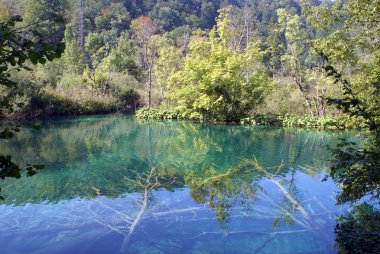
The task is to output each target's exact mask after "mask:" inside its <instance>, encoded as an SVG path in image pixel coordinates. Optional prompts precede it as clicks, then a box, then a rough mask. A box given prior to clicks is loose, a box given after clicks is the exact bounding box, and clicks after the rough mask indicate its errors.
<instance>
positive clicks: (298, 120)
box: [240, 114, 365, 130]
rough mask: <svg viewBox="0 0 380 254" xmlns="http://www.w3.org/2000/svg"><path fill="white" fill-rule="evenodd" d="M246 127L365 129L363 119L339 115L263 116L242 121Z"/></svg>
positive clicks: (255, 116)
mask: <svg viewBox="0 0 380 254" xmlns="http://www.w3.org/2000/svg"><path fill="white" fill-rule="evenodd" d="M240 123H241V124H245V125H264V126H277V127H303V128H317V129H324V130H343V129H359V128H364V127H365V123H364V120H363V119H360V118H358V117H350V116H348V115H339V116H336V117H311V116H292V115H289V114H285V115H269V114H261V115H254V116H250V117H247V118H243V119H241V121H240Z"/></svg>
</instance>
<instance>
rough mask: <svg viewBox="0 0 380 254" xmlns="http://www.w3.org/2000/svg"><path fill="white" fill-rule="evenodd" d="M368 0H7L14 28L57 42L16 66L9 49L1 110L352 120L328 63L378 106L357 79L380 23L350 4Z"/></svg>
mask: <svg viewBox="0 0 380 254" xmlns="http://www.w3.org/2000/svg"><path fill="white" fill-rule="evenodd" d="M370 3H371V1H365V3H361V2H360V1H338V2H331V1H295V0H282V1H269V0H252V1H181V0H177V1H85V0H83V1H79V0H78V1H70V0H55V1H42V0H27V1H11V0H4V1H2V5H1V19H2V20H3V22H6V21H7V20H8V19H11V18H12V17H16V16H17V17H19V18H20V19H19V20H14V22H15V24H13V27H14V29H16V30H17V31H18V32H20V33H21V32H22V33H25V34H28V36H35V38H34V39H33V40H34V41H35V40H37V38H44V39H45V41H46V42H49V43H50V45H51V46H53V47H56V46H57V45H58V44H61V46H63V44H64V45H65V50H64V52H63V51H62V52H61V53H60V56H61V55H62V57H60V58H56V59H54V58H53V57H47V58H40V59H37V58H38V54H35V55H33V56H35V57H32V58H30V59H29V60H28V61H24V62H23V63H22V67H23V68H20V66H19V62H18V61H17V56H16V59H14V61H16V62H15V63H12V62H10V66H13V65H16V66H15V67H14V68H12V67H10V68H7V69H6V70H4V74H5V73H6V74H7V75H10V76H11V77H12V78H11V79H12V80H13V81H14V82H16V83H17V86H16V87H11V88H8V87H7V88H4V87H1V89H2V91H3V92H2V95H3V99H2V100H5V98H6V100H7V102H8V103H7V104H9V106H12V107H11V108H12V110H11V112H10V111H9V109H7V108H5V107H2V114H3V115H9V114H11V115H17V116H19V117H31V116H39V115H77V114H94V113H106V112H112V111H117V110H124V111H129V112H135V111H136V110H137V109H139V108H158V109H160V110H158V112H155V111H154V110H153V111H152V112H150V111H149V112H150V113H147V112H146V111H142V112H140V115H141V116H143V117H148V116H150V117H154V114H155V113H156V114H158V117H165V118H177V117H178V118H185V119H195V120H208V121H225V122H230V121H234V122H239V121H241V120H244V122H246V123H256V122H258V123H261V122H264V123H265V122H266V121H267V122H268V121H269V122H271V119H267V117H265V116H266V115H271V116H283V118H285V119H283V118H281V117H280V118H279V119H278V118H276V119H275V120H274V122H276V121H277V122H280V123H281V124H283V125H286V124H293V122H294V123H295V122H296V121H297V120H299V122H300V123H299V124H300V125H302V121H305V122H312V124H311V125H313V126H315V125H317V126H320V127H322V128H325V127H328V126H332V125H334V124H335V125H336V124H338V125H339V126H340V127H342V128H345V127H347V128H349V127H353V126H357V125H360V121H356V120H357V119H354V118H350V119H349V120H348V117H347V115H345V114H344V113H346V112H345V110H344V109H345V107H344V106H343V105H342V106H343V107H342V108H341V109H337V108H336V107H334V106H331V103H329V102H331V100H330V99H344V84H342V82H339V80H336V79H335V78H334V77H335V76H334V75H333V73H329V72H328V71H329V69H327V70H326V67H327V66H329V65H330V66H333V67H334V68H335V69H334V70H336V71H337V72H338V73H339V74H340V75H343V77H345V78H346V77H347V79H349V80H350V83H351V80H353V81H354V85H355V93H356V94H357V97H358V99H360V98H365V99H366V102H365V103H366V104H368V106H367V107H368V108H371V110H376V105H377V104H378V100H377V98H376V97H374V96H370V95H369V93H372V94H373V91H372V90H371V89H369V90H367V89H362V88H363V87H364V86H366V85H367V84H368V83H369V82H372V83H373V82H375V79H376V78H377V77H378V76H377V75H378V73H377V72H376V71H377V70H375V69H374V68H375V66H376V61H377V60H378V59H377V58H376V54H378V51H377V50H378V43H377V42H376V33H377V32H378V27H377V26H376V25H373V23H371V21H369V22H367V23H366V24H363V22H362V21H367V19H368V18H369V19H376V18H377V17H378V15H377V13H376V10H377V9H376V8H375V9H374V10H375V11H374V12H373V13H371V11H372V10H371V9H370V8H369V9H368V13H367V12H365V9H364V11H363V12H359V13H357V12H352V10H355V9H356V6H355V5H360V6H358V7H357V8H359V7H360V8H366V7H371V6H370V5H371V4H370ZM375 7H376V6H375ZM351 12H352V13H351ZM371 15H372V16H371ZM320 17H322V18H320ZM373 22H376V20H375V21H373ZM371 25H372V26H373V27H372V28H371V27H368V26H371ZM364 29H368V32H367V31H366V32H364ZM371 39H372V40H373V42H371ZM33 40H32V41H33ZM3 44H4V42H3ZM4 54H5V52H4ZM21 59H23V58H21ZM53 59H54V61H46V60H53ZM33 60H34V61H33ZM20 63H21V62H20ZM8 64H9V63H8ZM364 70H365V72H363V71H364ZM364 78H365V79H366V80H363V79H364ZM356 86H357V87H356ZM373 88H375V87H373ZM3 104H4V103H3ZM166 111H168V112H167V113H165V112H166ZM263 115H264V119H263V120H262V119H260V118H258V117H257V116H263ZM156 117H157V116H156ZM294 117H296V118H294ZM262 118H263V117H262ZM321 119H322V120H321ZM336 119H339V121H337V120H336ZM265 120H266V121H265Z"/></svg>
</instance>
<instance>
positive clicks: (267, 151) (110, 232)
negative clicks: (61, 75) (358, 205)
mask: <svg viewBox="0 0 380 254" xmlns="http://www.w3.org/2000/svg"><path fill="white" fill-rule="evenodd" d="M349 136H352V133H347V132H320V131H315V130H300V129H274V128H259V127H244V126H226V125H208V124H195V123H189V122H144V121H137V120H135V119H134V118H133V117H130V116H118V115H112V116H94V117H75V118H65V119H58V120H54V121H49V122H46V123H43V124H42V130H40V131H37V130H34V129H32V128H29V129H28V128H26V129H23V131H22V132H21V133H19V134H18V135H17V137H16V138H14V139H12V140H10V141H7V143H5V142H3V143H2V146H1V147H0V153H3V154H12V155H13V157H14V158H15V160H16V161H18V162H19V163H21V164H26V163H28V162H30V163H36V164H38V163H42V164H45V166H46V168H45V169H44V170H42V171H40V172H39V173H38V174H37V175H35V176H33V177H31V178H30V177H22V178H20V179H6V180H3V181H0V187H1V189H2V192H1V194H2V195H3V196H4V197H5V200H4V201H2V202H1V203H0V224H1V226H0V253H7V254H8V253H9V254H13V253H14V254H16V253H38V254H40V253H41V254H42V253H49V254H52V253H92V254H97V253H181V254H182V253H292V254H293V253H336V252H337V250H336V249H335V247H334V246H335V245H334V238H335V236H334V226H335V223H336V217H337V216H338V215H340V214H342V213H344V212H345V210H346V209H347V208H346V207H341V206H336V200H335V196H336V194H337V192H338V191H339V189H338V187H337V186H336V185H335V184H334V183H333V182H332V181H330V180H328V181H325V182H323V181H322V179H323V178H324V176H325V175H326V169H327V168H328V160H329V154H328V152H327V150H326V147H325V146H326V145H332V144H335V143H337V142H338V139H339V138H342V137H349ZM255 158H256V160H257V161H258V162H259V163H260V165H261V166H262V167H263V168H264V170H265V171H263V169H258V167H257V165H256V166H255V165H254V163H253V161H254V159H255ZM279 165H282V167H281V168H279Z"/></svg>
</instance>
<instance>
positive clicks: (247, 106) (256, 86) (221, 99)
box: [169, 14, 270, 121]
mask: <svg viewBox="0 0 380 254" xmlns="http://www.w3.org/2000/svg"><path fill="white" fill-rule="evenodd" d="M229 22H230V20H229V18H228V17H227V16H225V15H223V14H222V15H221V17H220V18H219V19H218V24H217V26H215V27H214V28H213V29H212V31H211V32H210V34H209V35H208V36H203V35H201V34H198V35H195V36H194V37H193V38H192V40H191V42H190V45H189V48H190V52H189V54H188V55H187V57H186V59H185V64H184V67H183V70H180V71H179V72H177V73H174V74H172V75H171V77H169V78H171V79H172V80H173V79H174V81H173V83H174V85H176V87H175V89H173V90H172V91H171V93H170V95H169V98H170V99H171V100H172V101H173V102H174V103H175V106H176V109H178V110H179V112H180V117H182V118H187V119H197V120H202V119H208V120H224V121H230V120H237V119H240V118H241V117H242V116H244V115H245V114H246V113H247V112H249V111H250V110H251V109H253V108H254V107H255V106H256V105H257V104H258V103H259V102H260V100H261V94H262V90H263V89H265V88H266V86H267V84H268V83H269V82H270V81H269V78H268V75H267V71H266V69H265V67H264V65H263V63H262V58H263V55H264V52H262V51H261V50H260V47H259V43H258V42H255V43H253V42H252V43H250V44H249V45H248V47H247V48H246V49H233V48H232V47H230V46H229V40H230V39H231V38H230V35H229V33H228V30H227V26H228V24H229ZM173 77H175V78H173Z"/></svg>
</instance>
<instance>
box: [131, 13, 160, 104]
mask: <svg viewBox="0 0 380 254" xmlns="http://www.w3.org/2000/svg"><path fill="white" fill-rule="evenodd" d="M131 28H132V30H133V34H134V38H135V39H136V41H137V42H138V45H139V46H140V48H141V52H140V59H141V60H140V61H141V64H142V67H143V70H144V74H145V83H146V88H147V94H148V96H147V107H148V108H150V107H151V103H152V83H153V77H152V75H153V67H154V64H155V60H156V55H157V47H156V45H154V41H153V40H152V37H153V35H154V34H155V33H156V32H157V27H156V24H155V23H154V21H153V20H152V19H150V18H149V17H145V16H141V17H139V18H137V19H134V20H132V24H131Z"/></svg>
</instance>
